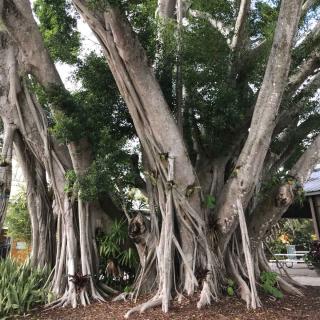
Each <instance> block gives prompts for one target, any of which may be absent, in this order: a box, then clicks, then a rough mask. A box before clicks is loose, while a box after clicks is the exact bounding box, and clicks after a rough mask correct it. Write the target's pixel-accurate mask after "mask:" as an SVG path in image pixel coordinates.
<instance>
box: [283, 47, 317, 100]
mask: <svg viewBox="0 0 320 320" xmlns="http://www.w3.org/2000/svg"><path fill="white" fill-rule="evenodd" d="M319 67H320V51H319V50H316V51H314V52H313V53H312V54H311V55H310V57H309V59H307V60H305V61H304V62H303V63H302V64H301V65H300V66H299V67H298V71H297V72H296V73H294V74H292V75H291V76H290V77H289V82H288V86H287V90H286V91H287V92H286V94H289V95H291V94H294V93H295V91H296V90H297V89H298V88H299V87H300V86H301V85H302V84H303V82H304V81H305V80H307V78H308V77H309V76H312V75H313V74H314V73H315V70H316V69H318V68H319Z"/></svg>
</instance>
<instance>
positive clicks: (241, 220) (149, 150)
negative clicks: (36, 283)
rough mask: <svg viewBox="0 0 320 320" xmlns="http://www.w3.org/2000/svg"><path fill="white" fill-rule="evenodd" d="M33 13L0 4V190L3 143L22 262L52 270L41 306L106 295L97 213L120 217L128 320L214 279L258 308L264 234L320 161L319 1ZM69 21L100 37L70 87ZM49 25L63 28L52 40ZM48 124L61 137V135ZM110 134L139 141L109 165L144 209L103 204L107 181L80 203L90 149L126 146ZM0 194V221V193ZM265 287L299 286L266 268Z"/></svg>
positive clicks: (210, 294) (117, 2) (101, 1)
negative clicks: (130, 261)
mask: <svg viewBox="0 0 320 320" xmlns="http://www.w3.org/2000/svg"><path fill="white" fill-rule="evenodd" d="M34 6H35V7H34V8H35V10H34V11H35V13H36V14H37V15H38V18H37V21H36V20H35V18H34V14H33V12H32V9H31V4H30V3H29V1H20V0H2V1H0V14H1V16H0V17H1V43H0V45H1V48H0V50H1V55H0V68H1V69H0V73H1V75H0V86H1V91H0V94H1V99H0V116H1V118H2V121H3V124H4V131H5V135H4V146H3V149H2V150H3V151H2V160H1V161H5V162H6V164H7V165H6V166H4V167H1V181H2V182H1V190H2V192H6V193H8V192H9V190H10V175H11V158H12V150H13V149H14V150H15V152H16V153H17V156H18V159H19V162H20V164H21V167H22V169H23V173H24V176H25V179H26V181H27V195H28V208H29V211H30V215H31V221H32V231H33V253H32V258H31V261H32V263H33V264H35V265H45V264H50V265H52V266H53V265H54V267H55V269H54V272H53V276H52V279H51V281H52V290H53V291H54V293H55V294H56V295H57V300H56V301H55V302H54V303H53V305H55V306H60V305H63V306H65V305H69V304H70V305H72V306H73V307H75V306H76V305H77V304H78V303H81V304H82V305H86V304H88V303H89V302H90V301H91V300H98V301H102V300H104V299H105V298H106V297H107V294H110V293H114V291H113V290H112V288H109V287H107V286H105V285H101V284H99V281H97V279H96V278H95V277H94V275H95V274H96V273H97V269H98V266H99V254H98V252H97V246H96V242H95V234H96V229H97V228H98V226H99V223H98V222H99V221H100V220H101V219H102V217H103V219H104V220H105V223H104V225H105V226H108V225H109V226H110V224H111V221H112V220H113V219H115V218H116V217H117V216H122V217H127V219H128V223H129V236H130V237H131V239H132V241H133V242H134V243H135V246H136V249H137V251H138V254H139V259H140V269H139V273H138V274H137V275H136V281H135V285H134V296H138V295H139V294H140V293H146V292H147V293H150V292H152V293H153V295H152V298H151V299H150V300H148V301H147V302H145V303H143V304H142V305H137V306H136V307H134V308H133V309H131V310H129V311H128V312H127V314H126V317H129V316H130V314H131V313H133V312H143V311H145V310H146V309H148V308H149V307H155V306H158V305H159V306H160V305H161V306H162V310H163V311H164V312H168V310H169V307H170V304H171V301H172V299H174V298H175V297H176V296H178V297H180V296H181V295H183V294H187V295H193V294H195V293H198V294H199V295H198V296H199V300H198V304H197V307H198V308H201V307H203V306H205V305H208V304H211V303H212V302H214V301H216V300H218V299H219V298H220V297H221V296H222V295H223V292H224V290H225V288H226V282H227V279H228V278H231V279H233V280H234V281H235V283H236V285H237V287H238V288H239V291H240V296H241V298H242V299H243V300H244V301H245V302H246V304H247V306H248V307H252V308H257V307H259V306H260V305H261V303H260V300H259V294H258V290H257V283H258V282H259V279H260V274H261V272H262V271H270V267H269V265H268V261H267V259H266V257H265V253H264V249H263V242H264V239H265V238H266V236H267V235H268V234H269V232H270V230H271V229H272V227H273V226H274V225H275V224H277V222H278V221H279V219H280V218H281V216H282V214H283V213H284V212H285V211H286V210H287V209H288V207H289V206H290V205H291V204H292V203H293V202H294V201H295V199H296V198H297V197H299V196H301V192H302V185H303V183H304V182H305V181H306V180H307V179H308V177H309V175H310V173H311V171H312V169H313V168H314V166H315V165H316V164H317V163H318V162H319V158H320V136H319V128H320V127H319V123H320V122H319V99H317V94H318V89H319V79H320V71H319V70H320V68H319V67H320V55H319V50H320V48H319V37H320V32H319V30H320V29H319V27H320V24H319V21H318V18H317V17H318V16H317V13H318V12H319V2H318V1H310V0H307V1H303V0H282V1H274V2H272V3H269V2H268V1H255V2H251V1H249V0H241V1H240V0H239V1H220V0H216V1H210V2H208V1H202V0H197V1H188V0H158V1H155V0H150V1H126V0H112V1H111V0H110V1H107V0H72V1H66V0H58V1H53V0H36V1H34ZM79 15H80V16H81V19H83V20H84V22H85V23H86V24H87V25H88V26H89V28H90V29H91V31H92V33H93V35H94V37H95V39H94V41H96V42H97V43H98V44H99V48H100V49H101V52H100V53H98V55H99V57H98V58H99V59H100V60H99V61H100V62H99V64H98V63H95V64H94V63H92V65H90V68H91V69H90V70H91V71H92V70H94V71H93V72H92V73H90V76H91V78H90V77H89V78H85V80H84V78H82V81H83V82H82V87H83V91H81V89H80V92H70V91H68V90H67V89H66V88H65V84H64V83H63V81H62V80H61V78H60V76H59V73H58V72H57V69H56V65H55V63H54V61H55V60H56V61H57V60H59V59H60V61H65V62H68V63H73V64H75V65H77V67H78V68H80V69H81V65H82V66H83V63H84V62H83V61H82V62H81V59H83V57H82V56H81V55H80V54H79V52H78V51H77V50H75V49H74V48H73V47H72V46H73V44H74V42H76V40H75V38H76V36H77V35H75V34H74V32H75V26H76V19H80V17H79ZM59 28H60V29H61V30H62V31H63V30H64V32H62V33H61V34H60V35H59V36H60V38H59V37H58V36H57V39H52V35H55V32H57V30H58V31H59V30H60V29H59ZM61 30H60V31H61ZM74 36H75V38H74ZM54 40H55V41H54ZM91 40H92V39H91ZM63 41H65V45H64V44H63ZM86 49H89V48H86ZM74 55H76V56H74ZM66 57H69V58H70V59H68V58H66ZM73 60H74V61H73ZM79 61H80V62H79ZM92 61H93V60H92ZM94 61H96V62H97V60H94ZM103 63H105V64H103ZM79 66H80V67H79ZM80 74H81V72H80ZM101 74H102V75H101ZM100 75H101V79H103V81H97V79H99V78H98V76H100ZM82 76H83V74H82ZM95 87H97V88H104V89H99V90H100V91H99V90H96V89H95ZM103 90H105V91H103ZM102 91H103V94H101V97H100V93H101V92H102ZM97 96H99V99H100V100H99V101H103V102H101V103H100V104H99V106H96V105H95V104H96V102H97V99H96V98H97ZM97 105H98V103H97ZM95 107H96V109H95ZM88 110H89V112H88ZM86 112H87V113H86ZM48 114H49V116H48ZM83 114H85V116H83ZM91 117H92V119H96V120H93V121H96V123H95V124H92V121H91V122H90V119H91ZM104 117H105V118H104ZM101 119H107V120H105V122H106V123H105V124H103V122H102V121H101ZM119 119H120V120H119ZM52 123H53V124H52ZM103 125H106V126H109V127H108V130H110V132H113V135H114V136H113V138H114V144H113V148H111V149H112V150H111V151H110V150H109V149H110V148H109V149H108V150H109V151H105V150H104V149H103V146H105V145H106V142H105V140H104V138H105V137H106V136H107V135H108V130H102V129H101V128H102V126H103ZM99 126H100V127H101V128H100V127H99ZM55 128H60V129H59V130H60V131H61V130H64V131H63V132H64V136H63V137H64V139H62V140H63V141H61V139H59V137H60V138H61V134H60V136H59V134H57V132H58V131H59V130H57V129H55ZM61 128H62V129H61ZM112 130H114V131H112ZM58 133H59V132H58ZM121 139H122V140H126V141H127V142H128V141H129V144H130V143H131V144H133V141H138V142H136V143H137V144H138V151H137V152H136V154H131V163H130V165H129V166H128V167H126V169H122V170H123V171H122V172H126V173H127V172H131V180H130V182H128V184H127V186H126V187H123V190H124V191H125V190H127V189H126V188H129V187H135V188H137V189H140V190H141V192H142V193H143V194H144V195H146V197H147V198H148V212H149V214H148V217H147V218H146V217H145V216H143V215H139V214H138V215H136V216H132V215H130V214H128V213H127V210H126V204H125V201H126V199H125V197H124V198H123V199H122V200H121V201H117V199H116V198H117V197H115V194H114V192H112V190H111V189H110V190H103V191H101V190H99V187H98V192H97V193H98V194H99V195H98V196H95V197H90V196H88V194H87V192H86V189H85V186H83V184H81V183H80V182H81V181H88V180H86V177H88V175H89V174H90V172H91V171H90V170H91V169H92V167H93V166H94V165H96V163H98V161H99V160H100V159H101V158H108V157H109V156H110V154H112V153H113V154H115V153H116V152H119V150H120V149H121V148H122V149H121V150H122V151H123V150H124V149H123V145H121V143H120V142H119V141H122V140H121ZM111 140H112V139H111ZM108 141H110V140H108ZM115 141H117V142H115ZM108 165H109V168H113V166H116V163H113V164H110V163H109V164H108ZM70 170H72V171H73V172H74V179H73V180H72V181H70V179H69V178H70V175H68V172H70ZM110 170H111V169H110ZM110 172H111V173H110V175H111V176H112V175H113V176H112V179H111V180H110V181H113V182H114V181H116V177H115V176H116V175H118V174H115V173H114V172H113V171H112V170H111V171H110ZM99 174H100V175H102V174H103V173H102V172H100V173H99V172H98V174H97V175H98V176H99ZM68 177H69V178H68ZM113 182H110V183H113ZM66 185H68V186H69V188H66ZM97 185H98V186H99V184H97ZM66 189H67V191H66ZM117 190H118V189H117ZM1 202H2V204H1V215H2V216H3V215H4V214H5V208H6V205H7V198H3V199H2V198H1ZM121 204H122V205H121ZM2 216H1V219H0V222H1V221H2ZM44 242H45V243H48V244H50V247H48V246H46V247H43V243H44ZM54 257H55V258H54ZM79 274H80V275H82V276H85V275H86V276H88V279H89V280H88V284H87V286H85V287H83V288H81V290H80V291H79V290H77V288H76V286H75V283H74V281H73V280H74V279H73V277H75V276H76V275H79ZM278 283H279V286H280V287H281V289H282V290H283V291H284V292H285V293H288V294H297V295H299V294H301V293H300V291H299V288H298V285H297V284H296V283H294V281H293V280H292V279H290V278H289V279H288V278H283V277H281V276H280V275H279V276H278Z"/></svg>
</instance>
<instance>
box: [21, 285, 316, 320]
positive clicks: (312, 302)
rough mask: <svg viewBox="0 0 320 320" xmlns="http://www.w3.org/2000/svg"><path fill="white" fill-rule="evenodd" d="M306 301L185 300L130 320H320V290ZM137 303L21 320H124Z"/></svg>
mask: <svg viewBox="0 0 320 320" xmlns="http://www.w3.org/2000/svg"><path fill="white" fill-rule="evenodd" d="M303 293H304V295H303V297H293V296H286V297H285V298H283V299H282V300H276V301H275V300H274V299H272V298H271V297H269V296H263V297H262V302H263V307H262V308H258V309H257V310H247V308H246V306H245V304H244V303H243V302H242V301H241V300H240V299H239V298H237V297H225V298H222V299H221V300H220V301H219V302H217V303H214V304H212V305H211V306H209V307H207V308H204V309H202V310H197V308H196V302H197V300H196V298H195V297H194V298H192V299H187V298H185V299H184V300H183V301H182V303H181V304H179V303H178V302H177V301H175V302H174V304H173V306H172V307H171V309H170V312H169V313H168V314H163V313H162V311H161V308H160V307H157V308H155V309H149V310H147V311H146V312H145V313H143V314H133V315H132V316H131V317H130V319H144V320H157V319H166V320H171V319H181V320H182V319H215V320H227V319H230V320H231V319H232V320H244V319H245V320H251V319H258V320H262V319H265V320H275V319H281V320H286V319H309V320H320V287H307V288H306V289H303ZM133 306H134V304H133V302H105V303H94V304H92V305H90V306H88V307H86V308H83V307H79V308H77V309H70V308H64V309H54V310H41V309H40V310H38V311H35V312H34V313H33V314H32V315H29V316H25V317H20V318H19V319H22V318H24V319H30V320H35V319H39V320H40V319H41V320H62V319H67V320H80V319H85V320H96V319H103V320H104V319H110V320H111V319H124V318H123V316H124V314H125V313H126V312H127V311H128V310H129V309H130V308H131V307H133Z"/></svg>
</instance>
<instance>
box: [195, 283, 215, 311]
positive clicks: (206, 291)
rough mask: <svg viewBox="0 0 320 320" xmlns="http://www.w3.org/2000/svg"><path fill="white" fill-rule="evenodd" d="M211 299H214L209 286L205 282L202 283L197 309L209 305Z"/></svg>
mask: <svg viewBox="0 0 320 320" xmlns="http://www.w3.org/2000/svg"><path fill="white" fill-rule="evenodd" d="M212 299H214V297H213V295H212V293H211V290H210V286H209V284H208V282H207V281H204V282H203V287H202V290H201V294H200V299H199V301H198V303H197V308H198V309H201V308H203V307H205V306H208V305H210V304H211V300H212Z"/></svg>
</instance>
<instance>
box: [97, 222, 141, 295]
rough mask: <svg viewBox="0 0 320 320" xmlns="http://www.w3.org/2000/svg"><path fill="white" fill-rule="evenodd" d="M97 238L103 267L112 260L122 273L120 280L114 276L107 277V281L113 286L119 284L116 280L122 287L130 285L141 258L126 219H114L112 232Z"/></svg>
mask: <svg viewBox="0 0 320 320" xmlns="http://www.w3.org/2000/svg"><path fill="white" fill-rule="evenodd" d="M97 240H98V246H99V252H100V256H101V261H102V267H103V268H105V267H106V266H107V264H108V262H110V261H111V262H112V263H114V264H115V265H116V266H118V267H119V270H120V274H121V275H120V279H118V280H117V279H114V277H111V278H110V277H109V279H108V278H106V280H107V282H108V283H109V284H112V285H113V286H117V283H116V282H120V283H119V285H120V287H119V288H120V289H123V288H124V287H125V286H130V284H131V282H132V281H133V279H134V276H135V272H136V268H137V266H138V261H139V260H138V256H137V252H136V249H135V248H134V246H133V245H132V244H131V243H130V241H129V239H128V227H127V223H126V221H117V220H116V221H114V223H113V224H112V227H111V230H110V232H109V233H108V234H101V235H100V236H99V237H98V239H97ZM102 271H103V270H102Z"/></svg>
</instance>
